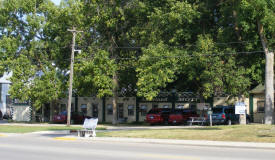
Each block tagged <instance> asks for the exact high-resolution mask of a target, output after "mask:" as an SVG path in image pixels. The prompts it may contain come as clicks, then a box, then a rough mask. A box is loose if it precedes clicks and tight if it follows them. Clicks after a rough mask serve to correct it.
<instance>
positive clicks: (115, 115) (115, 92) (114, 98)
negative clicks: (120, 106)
mask: <svg viewBox="0 0 275 160" xmlns="http://www.w3.org/2000/svg"><path fill="white" fill-rule="evenodd" d="M113 85H114V86H113V100H112V103H113V121H112V124H114V125H115V124H117V98H118V97H117V88H118V79H117V74H116V73H115V74H114V76H113Z"/></svg>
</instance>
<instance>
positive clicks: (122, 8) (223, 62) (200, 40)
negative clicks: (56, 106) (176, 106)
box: [0, 0, 275, 114]
mask: <svg viewBox="0 0 275 160" xmlns="http://www.w3.org/2000/svg"><path fill="white" fill-rule="evenodd" d="M0 2H1V3H0V4H1V7H0V47H1V49H0V54H1V56H0V75H1V74H3V72H4V71H11V72H13V76H12V78H11V81H12V83H13V85H12V87H11V91H10V93H11V95H12V97H14V98H19V99H21V100H26V99H29V100H31V102H32V103H33V105H35V106H36V107H37V108H39V107H40V106H41V105H42V104H43V103H47V102H49V101H52V100H54V99H58V98H60V97H62V96H65V94H66V88H67V83H68V82H67V81H68V74H67V73H68V70H69V63H70V60H69V59H70V52H71V47H70V46H71V38H72V37H71V36H72V35H71V33H69V32H68V31H67V29H70V28H72V27H77V29H78V30H82V31H83V34H78V35H77V39H76V44H77V45H76V49H80V50H82V52H81V54H77V55H76V57H75V61H76V64H75V67H74V69H75V77H74V91H75V92H76V94H78V95H86V96H90V95H97V96H98V97H104V96H113V97H114V105H115V104H116V99H117V96H118V94H124V95H133V96H141V97H145V98H146V99H148V100H151V99H153V98H154V97H156V96H157V95H158V94H159V92H160V91H164V90H166V91H169V90H172V89H177V90H178V91H192V92H195V93H197V94H199V95H201V97H203V98H204V99H207V98H209V97H212V96H214V95H216V94H219V93H228V94H231V95H233V96H238V95H243V94H247V93H248V91H249V90H250V89H251V88H252V87H254V86H256V85H258V84H260V83H263V82H264V79H266V78H264V73H265V72H264V71H265V68H264V65H265V60H269V59H270V58H265V56H264V54H263V53H271V52H272V53H273V48H274V38H275V37H274V35H275V34H274V32H275V20H274V19H275V15H274V13H275V7H274V6H275V5H274V4H275V1H274V0H268V1H265V0H253V1H248V0H228V1H224V0H206V1H198V0H158V1H144V0H63V1H62V2H61V4H60V5H59V6H56V5H54V4H53V3H52V2H51V1H50V0H1V1H0ZM264 51H265V52H264ZM266 51H269V52H266ZM266 55H267V54H266ZM268 55H269V54H268ZM271 59H272V58H271ZM273 59H274V58H273ZM269 68H270V67H269ZM272 72H273V71H272ZM273 105H274V104H273ZM114 110H116V107H114ZM115 113H116V112H114V114H115Z"/></svg>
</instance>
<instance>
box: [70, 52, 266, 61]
mask: <svg viewBox="0 0 275 160" xmlns="http://www.w3.org/2000/svg"><path fill="white" fill-rule="evenodd" d="M256 53H264V51H250V52H228V53H216V54H202V55H200V56H205V57H212V56H224V55H237V54H256ZM193 57H198V56H196V55H192V54H186V55H182V56H148V57H147V59H162V58H193ZM93 58H94V57H87V58H75V60H78V61H81V60H82V61H85V60H93ZM138 59H139V58H138V57H125V58H123V57H121V58H116V60H138ZM67 60H68V59H67Z"/></svg>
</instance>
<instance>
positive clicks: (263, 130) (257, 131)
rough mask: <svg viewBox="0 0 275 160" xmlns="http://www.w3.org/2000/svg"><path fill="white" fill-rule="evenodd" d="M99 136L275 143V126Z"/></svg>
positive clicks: (210, 128)
mask: <svg viewBox="0 0 275 160" xmlns="http://www.w3.org/2000/svg"><path fill="white" fill-rule="evenodd" d="M97 136H102V137H104V136H105V137H132V138H157V139H181V140H213V141H243V142H272V143H275V126H274V125H246V126H243V125H232V126H213V127H204V128H185V129H169V130H168V129H167V130H166V129H160V130H131V131H114V132H103V133H98V134H97Z"/></svg>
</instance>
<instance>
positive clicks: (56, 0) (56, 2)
mask: <svg viewBox="0 0 275 160" xmlns="http://www.w3.org/2000/svg"><path fill="white" fill-rule="evenodd" d="M52 1H53V2H54V3H55V4H56V5H59V3H60V1H61V0H52Z"/></svg>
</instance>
